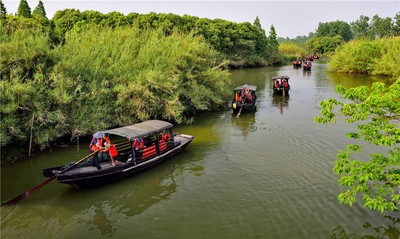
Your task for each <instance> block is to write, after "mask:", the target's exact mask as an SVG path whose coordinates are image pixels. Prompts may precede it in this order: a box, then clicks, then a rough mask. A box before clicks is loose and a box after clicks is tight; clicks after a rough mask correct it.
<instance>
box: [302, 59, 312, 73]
mask: <svg viewBox="0 0 400 239" xmlns="http://www.w3.org/2000/svg"><path fill="white" fill-rule="evenodd" d="M303 70H306V71H311V62H309V61H305V62H303Z"/></svg>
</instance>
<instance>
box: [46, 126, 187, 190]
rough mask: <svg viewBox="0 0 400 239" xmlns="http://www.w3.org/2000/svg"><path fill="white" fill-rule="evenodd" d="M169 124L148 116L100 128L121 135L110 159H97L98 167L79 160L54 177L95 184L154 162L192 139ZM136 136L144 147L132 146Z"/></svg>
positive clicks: (55, 169) (77, 184) (76, 184)
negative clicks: (144, 118) (173, 130)
mask: <svg viewBox="0 0 400 239" xmlns="http://www.w3.org/2000/svg"><path fill="white" fill-rule="evenodd" d="M172 127H173V125H172V124H170V123H168V122H165V121H161V120H149V121H145V122H142V123H138V124H134V125H130V126H125V127H121V128H115V129H110V130H106V131H103V132H104V133H105V135H106V136H108V138H109V139H111V140H113V139H114V138H115V139H121V137H122V139H123V140H122V142H120V143H118V144H116V145H112V146H111V148H110V149H109V155H110V156H111V159H108V160H107V161H105V162H100V165H101V169H100V170H98V169H97V168H96V167H95V166H92V163H91V162H83V163H81V164H78V165H77V166H76V167H74V168H72V169H70V170H68V171H66V172H64V173H62V174H59V175H57V181H58V182H59V183H67V184H70V185H72V186H74V187H76V188H87V187H94V186H98V185H101V184H105V183H108V182H111V181H114V180H117V179H119V178H122V177H125V176H128V175H131V174H134V173H137V172H138V171H141V170H143V169H146V168H148V167H151V166H153V165H156V164H158V163H160V162H162V161H164V160H165V159H167V158H170V157H171V156H173V155H175V154H177V153H179V152H180V151H182V150H183V149H184V148H185V147H186V146H188V144H189V143H190V142H192V140H193V139H194V136H190V135H185V134H179V133H173V132H172ZM162 133H164V136H165V135H166V134H168V135H167V137H162ZM139 139H143V147H141V148H138V147H137V148H135V147H134V142H135V141H136V140H139ZM111 142H112V141H111ZM71 164H73V163H70V164H67V165H65V166H59V167H53V168H44V169H42V173H43V176H45V177H52V176H54V175H55V174H57V173H59V172H60V171H62V170H63V169H65V168H67V167H68V166H69V165H71Z"/></svg>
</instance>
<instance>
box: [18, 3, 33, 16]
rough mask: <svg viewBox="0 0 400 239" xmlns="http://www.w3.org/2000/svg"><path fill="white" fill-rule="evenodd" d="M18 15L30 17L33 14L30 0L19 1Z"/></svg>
mask: <svg viewBox="0 0 400 239" xmlns="http://www.w3.org/2000/svg"><path fill="white" fill-rule="evenodd" d="M17 16H19V17H26V18H29V17H31V16H32V14H31V8H30V7H29V5H28V2H27V1H26V0H21V1H20V2H19V6H18V13H17Z"/></svg>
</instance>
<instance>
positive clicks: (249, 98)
mask: <svg viewBox="0 0 400 239" xmlns="http://www.w3.org/2000/svg"><path fill="white" fill-rule="evenodd" d="M256 90H257V86H255V85H247V84H246V85H241V86H238V87H236V88H235V89H233V99H232V109H233V112H235V113H238V112H239V111H240V108H242V112H250V111H252V110H253V109H254V108H255V107H256V101H257V96H256Z"/></svg>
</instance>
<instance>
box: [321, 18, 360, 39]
mask: <svg viewBox="0 0 400 239" xmlns="http://www.w3.org/2000/svg"><path fill="white" fill-rule="evenodd" d="M337 35H339V36H341V37H342V38H343V40H344V41H350V40H351V39H352V38H353V33H352V31H351V27H350V24H348V23H346V22H343V21H336V22H320V23H319V24H318V28H317V31H316V32H315V36H316V37H335V36H337Z"/></svg>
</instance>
